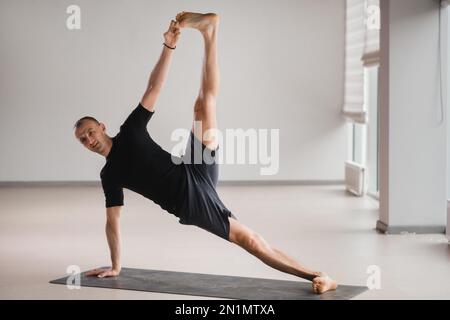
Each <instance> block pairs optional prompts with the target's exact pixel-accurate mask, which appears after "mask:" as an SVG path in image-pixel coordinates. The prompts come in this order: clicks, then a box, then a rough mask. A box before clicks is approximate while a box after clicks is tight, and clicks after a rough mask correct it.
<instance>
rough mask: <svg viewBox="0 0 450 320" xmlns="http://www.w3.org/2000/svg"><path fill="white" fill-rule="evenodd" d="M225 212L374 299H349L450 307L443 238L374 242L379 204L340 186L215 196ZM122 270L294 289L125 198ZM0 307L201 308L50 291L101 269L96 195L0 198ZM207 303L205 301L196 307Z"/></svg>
mask: <svg viewBox="0 0 450 320" xmlns="http://www.w3.org/2000/svg"><path fill="white" fill-rule="evenodd" d="M219 193H220V195H221V197H222V200H223V201H224V203H225V204H226V205H227V206H228V207H229V209H230V210H231V211H233V212H234V213H235V214H236V215H237V217H238V218H239V219H240V221H241V222H243V223H245V224H247V225H248V226H249V227H251V228H253V229H254V230H256V231H258V232H259V233H260V234H261V235H263V236H264V237H265V238H266V240H267V241H268V242H269V243H271V244H272V245H273V246H276V247H278V248H280V249H282V250H284V251H285V252H287V253H288V254H290V255H292V256H293V257H295V258H297V259H299V260H300V261H301V262H303V263H304V264H305V265H307V266H309V267H310V268H313V269H317V270H321V271H324V272H327V273H329V274H330V275H332V276H333V277H335V278H336V279H337V280H338V282H340V283H342V284H350V285H366V283H367V279H368V277H369V274H368V273H367V269H368V267H369V266H372V265H375V266H378V267H379V270H380V271H381V278H380V280H381V282H380V284H381V289H378V290H375V289H374V290H369V291H367V292H365V293H363V294H362V295H360V296H358V297H356V299H450V247H449V245H448V242H447V240H446V238H445V237H444V235H382V234H378V233H377V232H376V231H375V230H374V226H375V222H376V220H377V217H378V203H377V202H376V201H375V200H373V199H371V198H369V197H366V198H355V197H352V196H349V195H348V194H346V193H345V191H344V188H343V186H340V185H337V186H251V187H248V186H222V187H219ZM125 201H126V204H125V208H124V210H123V214H122V237H123V253H122V264H123V266H127V267H133V268H146V269H159V270H171V271H185V272H198V273H210V274H223V275H235V276H249V277H262V278H271V279H285V280H295V278H294V277H293V276H291V275H287V274H282V273H280V272H278V271H276V270H272V269H271V268H269V267H267V266H266V265H264V264H263V263H261V262H260V261H259V260H257V259H256V258H254V257H252V256H250V255H249V254H248V253H247V252H245V251H244V250H242V249H240V248H238V247H236V246H234V245H233V244H230V243H227V242H226V241H224V240H222V239H220V238H218V237H216V236H214V235H211V234H209V233H207V232H206V231H203V230H201V229H198V228H197V227H193V226H183V225H180V224H179V223H178V220H177V219H176V218H175V217H173V216H171V215H169V214H167V213H165V212H163V211H162V210H161V209H160V208H159V207H158V206H156V205H155V204H154V203H152V202H150V201H148V200H147V199H145V198H142V197H141V196H139V195H137V194H134V193H132V192H130V191H127V190H126V191H125ZM0 204H1V206H0V299H203V298H202V297H191V296H181V295H170V294H158V293H147V292H134V291H120V290H109V289H101V288H86V287H82V288H81V289H80V290H69V289H68V288H67V287H66V286H63V285H55V284H49V283H48V281H49V280H53V279H56V278H60V277H62V276H64V275H65V274H66V268H67V267H68V266H69V265H78V266H79V267H80V268H81V270H86V269H89V268H93V267H97V266H100V265H108V264H109V252H108V249H107V242H106V239H105V235H104V222H105V209H104V207H103V204H104V199H103V193H102V190H101V189H100V188H97V187H71V188H69V187H65V188H64V187H58V188H50V187H48V188H37V187H36V188H23V187H20V188H12V187H11V188H0ZM205 299H206V298H205Z"/></svg>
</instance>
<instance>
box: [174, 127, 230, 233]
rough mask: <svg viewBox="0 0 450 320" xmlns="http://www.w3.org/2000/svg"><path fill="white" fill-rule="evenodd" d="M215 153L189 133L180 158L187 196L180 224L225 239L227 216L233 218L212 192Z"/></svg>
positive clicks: (217, 167)
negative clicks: (181, 159) (184, 170)
mask: <svg viewBox="0 0 450 320" xmlns="http://www.w3.org/2000/svg"><path fill="white" fill-rule="evenodd" d="M218 148H219V147H217V148H216V149H215V150H212V149H209V148H207V147H206V146H205V145H204V144H203V143H202V142H201V141H200V140H199V139H198V138H197V137H196V136H195V135H194V133H193V132H192V131H191V133H190V136H189V141H188V143H187V145H186V150H185V154H184V155H183V157H182V158H183V165H184V167H185V168H186V176H187V195H186V197H185V200H184V202H185V203H184V204H183V205H182V210H181V212H180V220H179V222H180V223H181V224H187V225H195V226H197V227H200V228H202V229H204V230H206V231H209V232H211V233H213V234H215V235H217V236H219V237H221V238H223V239H225V240H228V241H230V240H229V234H230V223H229V221H228V218H229V217H232V218H234V219H236V217H235V216H234V215H233V214H232V213H231V212H230V210H228V209H227V208H226V207H225V205H224V204H223V203H222V201H221V200H220V198H219V195H218V194H217V192H216V186H217V181H218V178H219V165H218V164H217V161H216V153H217V150H218Z"/></svg>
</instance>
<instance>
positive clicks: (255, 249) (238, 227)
mask: <svg viewBox="0 0 450 320" xmlns="http://www.w3.org/2000/svg"><path fill="white" fill-rule="evenodd" d="M228 220H229V221H230V235H229V239H230V241H231V242H233V243H235V244H237V245H239V246H240V247H242V248H243V249H245V250H247V251H248V252H249V253H251V254H252V255H254V256H255V257H257V258H258V259H260V260H261V261H262V262H264V263H265V264H267V265H268V266H270V267H272V268H275V269H277V270H279V271H282V272H285V273H289V274H292V275H295V276H298V277H300V278H303V279H307V280H310V281H313V284H312V285H313V290H314V291H315V292H317V293H323V292H325V291H328V290H334V289H336V287H337V284H336V282H335V281H334V280H332V279H330V278H329V277H328V276H327V275H325V274H323V273H322V272H317V271H312V270H310V269H308V268H306V267H304V266H302V265H301V264H300V263H298V262H297V261H295V260H294V259H293V258H291V257H289V256H288V255H286V254H285V253H283V252H282V251H280V250H278V249H276V248H273V247H271V246H270V245H269V244H268V243H267V242H266V241H265V240H264V238H263V237H261V236H260V235H259V234H258V233H256V232H254V231H253V230H251V229H250V228H248V227H246V226H245V225H243V224H241V223H240V222H239V221H237V220H235V219H233V218H229V219H228Z"/></svg>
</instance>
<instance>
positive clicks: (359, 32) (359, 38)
mask: <svg viewBox="0 0 450 320" xmlns="http://www.w3.org/2000/svg"><path fill="white" fill-rule="evenodd" d="M364 14H365V0H347V2H346V24H345V27H346V30H345V85H344V90H345V93H344V107H343V114H344V116H345V117H346V118H347V119H348V120H349V121H354V122H358V123H366V122H367V111H366V110H364V65H363V61H362V59H361V58H362V56H363V53H364V47H365V46H364V40H365V22H364Z"/></svg>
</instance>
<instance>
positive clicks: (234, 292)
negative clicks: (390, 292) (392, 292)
mask: <svg viewBox="0 0 450 320" xmlns="http://www.w3.org/2000/svg"><path fill="white" fill-rule="evenodd" d="M85 273H86V272H82V273H81V277H80V285H81V286H84V287H100V288H110V289H124V290H137V291H150V292H161V293H173V294H183V295H193V296H203V297H216V298H229V299H242V300H321V299H325V300H346V299H350V298H352V297H354V296H357V295H358V294H361V293H362V292H364V291H366V290H367V287H361V286H347V285H340V286H339V287H338V289H337V290H335V291H330V292H326V293H324V294H321V295H318V294H314V293H313V292H312V289H311V283H310V282H304V281H286V280H272V279H261V278H246V277H232V276H222V275H213V274H201V273H187V272H173V271H161V270H143V269H133V268H122V271H121V272H120V275H119V276H118V277H111V278H98V277H92V276H91V277H87V276H85ZM67 278H68V277H64V278H60V279H56V280H53V281H50V283H56V284H66V281H67ZM69 284H72V285H73V284H74V282H73V281H72V282H71V283H69Z"/></svg>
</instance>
